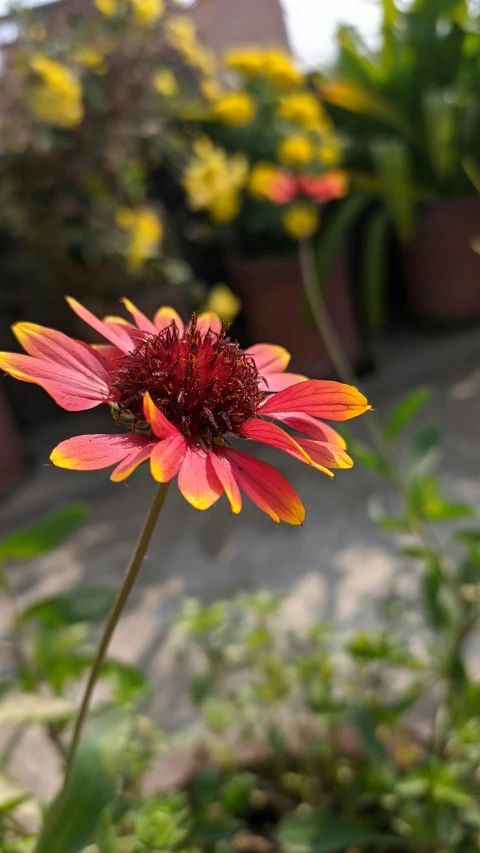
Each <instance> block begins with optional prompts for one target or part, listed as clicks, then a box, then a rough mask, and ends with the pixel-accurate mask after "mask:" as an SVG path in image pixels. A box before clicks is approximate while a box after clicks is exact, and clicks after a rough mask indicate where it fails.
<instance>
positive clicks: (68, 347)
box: [12, 323, 108, 384]
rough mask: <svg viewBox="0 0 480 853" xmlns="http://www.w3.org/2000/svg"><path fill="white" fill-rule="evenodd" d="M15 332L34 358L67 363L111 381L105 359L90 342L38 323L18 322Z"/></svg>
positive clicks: (75, 368) (76, 368) (73, 368)
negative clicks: (101, 357) (103, 361)
mask: <svg viewBox="0 0 480 853" xmlns="http://www.w3.org/2000/svg"><path fill="white" fill-rule="evenodd" d="M12 331H13V333H14V335H15V337H16V338H17V340H18V342H19V343H20V344H21V345H22V347H23V348H24V350H25V352H27V353H28V354H29V355H31V356H33V358H38V359H40V360H44V361H51V362H53V363H54V364H58V365H63V366H64V367H68V368H70V369H72V370H74V371H76V372H78V373H83V374H84V375H85V376H87V377H92V376H93V377H98V378H99V379H102V380H103V381H104V382H105V383H106V384H108V374H107V372H106V370H105V369H104V367H103V365H102V362H101V359H100V358H99V356H98V355H97V354H96V352H95V351H94V349H93V348H92V347H90V346H89V345H88V344H85V343H82V342H79V341H75V340H74V339H73V338H69V337H68V335H64V334H63V332H58V331H56V330H55V329H49V328H47V327H46V326H38V325H37V324H36V323H15V325H14V326H12Z"/></svg>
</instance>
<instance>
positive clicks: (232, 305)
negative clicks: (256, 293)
mask: <svg viewBox="0 0 480 853" xmlns="http://www.w3.org/2000/svg"><path fill="white" fill-rule="evenodd" d="M241 307H242V303H241V302H240V299H239V298H238V296H235V294H234V293H232V291H231V290H230V288H229V287H227V285H226V284H215V285H214V286H213V287H212V289H211V291H210V293H209V294H208V299H207V301H206V303H205V305H204V308H203V310H204V311H212V312H213V313H214V314H216V315H217V317H220V319H221V320H222V322H223V323H232V322H233V320H235V317H236V316H237V314H238V313H239V312H240V309H241Z"/></svg>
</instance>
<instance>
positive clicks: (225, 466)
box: [207, 450, 242, 515]
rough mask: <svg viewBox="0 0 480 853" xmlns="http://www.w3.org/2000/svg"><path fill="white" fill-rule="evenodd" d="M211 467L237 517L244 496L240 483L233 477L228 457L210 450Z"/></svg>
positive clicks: (208, 460)
mask: <svg viewBox="0 0 480 853" xmlns="http://www.w3.org/2000/svg"><path fill="white" fill-rule="evenodd" d="M209 464H210V465H211V466H212V467H213V470H214V471H215V474H216V475H217V477H218V479H219V480H220V482H221V484H222V486H223V488H224V490H225V494H226V496H227V498H228V500H229V502H230V507H231V509H232V512H234V513H235V514H236V515H237V514H238V513H239V512H240V511H241V509H242V496H241V494H240V489H239V488H238V483H237V481H236V480H235V477H234V475H233V471H232V466H231V464H230V461H229V460H228V459H227V457H226V456H222V455H221V454H220V453H218V454H217V453H216V451H215V450H210V451H209V453H208V459H207V466H208V465H209Z"/></svg>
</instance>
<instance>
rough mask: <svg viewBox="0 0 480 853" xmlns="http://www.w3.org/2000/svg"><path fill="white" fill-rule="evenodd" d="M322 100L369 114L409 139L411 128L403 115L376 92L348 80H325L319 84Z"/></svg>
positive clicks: (362, 113) (349, 109)
mask: <svg viewBox="0 0 480 853" xmlns="http://www.w3.org/2000/svg"><path fill="white" fill-rule="evenodd" d="M320 95H321V98H322V100H324V101H327V103H330V104H333V105H334V106H336V107H341V108H342V109H344V110H348V111H349V112H352V113H358V114H359V115H365V116H370V118H373V119H377V120H378V121H381V122H382V123H383V124H386V125H387V126H388V127H393V128H395V130H397V131H400V133H401V135H402V136H404V137H406V138H407V139H411V137H412V130H411V127H410V125H409V123H408V122H407V121H406V119H405V117H404V116H403V115H402V114H401V113H400V112H399V111H398V110H396V109H395V107H392V105H391V104H390V103H389V102H388V101H387V100H385V99H384V98H382V97H381V96H380V95H378V94H376V93H375V94H374V93H373V92H371V91H369V90H367V89H366V88H363V87H362V86H359V85H358V84H356V83H352V82H351V81H349V80H325V81H323V82H322V83H321V84H320Z"/></svg>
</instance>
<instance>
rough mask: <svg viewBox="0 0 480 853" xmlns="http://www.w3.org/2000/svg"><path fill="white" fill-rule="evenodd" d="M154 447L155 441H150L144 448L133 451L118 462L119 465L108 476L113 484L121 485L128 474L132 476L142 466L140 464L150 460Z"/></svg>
mask: <svg viewBox="0 0 480 853" xmlns="http://www.w3.org/2000/svg"><path fill="white" fill-rule="evenodd" d="M156 445H157V442H156V441H150V442H149V443H148V444H145V446H144V447H140V448H139V449H138V450H134V451H133V453H130V454H129V455H128V456H126V457H125V459H124V460H123V462H120V465H117V467H116V468H114V469H113V471H112V473H111V474H110V479H111V480H112V481H113V482H114V483H121V482H122V481H123V480H126V479H127V477H129V476H130V474H133V472H134V471H135V469H136V468H138V466H139V465H141V464H142V462H146V461H147V459H149V458H150V455H151V453H152V450H153V449H154V447H156Z"/></svg>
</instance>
